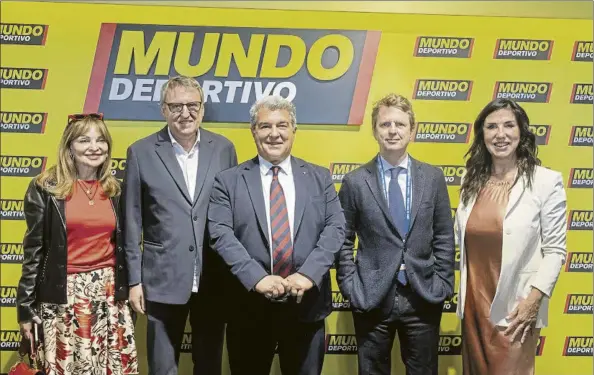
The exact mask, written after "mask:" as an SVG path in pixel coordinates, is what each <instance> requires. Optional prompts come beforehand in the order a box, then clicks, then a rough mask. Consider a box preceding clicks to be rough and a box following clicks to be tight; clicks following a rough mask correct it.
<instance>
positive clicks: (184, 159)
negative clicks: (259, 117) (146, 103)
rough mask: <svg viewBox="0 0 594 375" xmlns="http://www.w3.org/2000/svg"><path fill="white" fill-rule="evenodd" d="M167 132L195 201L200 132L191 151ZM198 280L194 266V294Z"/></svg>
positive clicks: (191, 196)
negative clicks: (185, 148)
mask: <svg viewBox="0 0 594 375" xmlns="http://www.w3.org/2000/svg"><path fill="white" fill-rule="evenodd" d="M167 132H168V133H169V138H171V144H172V145H173V151H174V153H175V158H176V159H177V162H178V164H179V167H180V168H181V170H182V174H183V175H184V181H185V182H186V187H187V188H188V193H189V194H190V198H192V199H194V193H195V190H196V175H197V174H198V144H199V143H200V131H198V136H197V137H196V143H194V146H192V148H191V149H190V151H186V150H184V148H183V147H182V145H180V144H179V142H178V141H176V140H175V138H173V134H171V130H169V127H168V128H167ZM196 278H197V277H196V264H194V282H193V284H192V292H194V293H198V282H197V281H196Z"/></svg>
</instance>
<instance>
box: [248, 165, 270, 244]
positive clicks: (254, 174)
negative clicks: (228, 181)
mask: <svg viewBox="0 0 594 375" xmlns="http://www.w3.org/2000/svg"><path fill="white" fill-rule="evenodd" d="M243 178H244V180H245V184H246V186H247V191H248V194H249V195H250V200H251V201H252V206H253V207H254V211H255V212H256V217H257V218H258V223H259V224H260V229H261V230H262V233H264V236H265V237H266V241H268V244H270V238H268V222H267V221H266V205H265V203H264V191H263V190H262V178H261V177H260V164H259V163H258V157H256V158H254V159H252V162H251V163H249V164H247V165H246V167H245V170H244V171H243Z"/></svg>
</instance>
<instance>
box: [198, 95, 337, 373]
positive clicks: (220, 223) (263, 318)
mask: <svg viewBox="0 0 594 375" xmlns="http://www.w3.org/2000/svg"><path fill="white" fill-rule="evenodd" d="M250 115H251V131H252V135H253V137H254V141H255V142H256V147H257V149H258V156H257V157H255V158H253V159H251V160H248V161H246V162H244V163H242V164H240V165H238V166H237V167H234V168H231V169H228V170H226V171H223V172H221V173H219V174H218V175H217V177H216V178H215V182H214V185H213V190H212V194H211V198H210V205H209V212H208V228H209V233H210V238H211V246H212V248H213V249H214V250H215V251H216V252H217V253H218V254H219V255H220V256H221V257H222V258H223V259H224V261H225V262H226V263H227V265H228V266H229V268H230V269H231V273H232V274H233V275H235V277H236V279H237V281H238V283H237V285H236V290H235V291H234V294H235V295H236V296H237V297H236V300H237V305H236V308H235V311H234V314H233V316H232V317H231V318H230V321H229V323H228V326H227V348H228V352H229V363H230V367H231V373H232V374H233V375H241V374H246V375H256V374H269V373H270V368H271V364H272V360H273V358H274V354H275V348H277V345H278V349H277V350H278V354H279V357H280V366H281V370H282V373H283V375H319V374H320V373H321V371H322V365H323V359H324V352H325V340H324V337H325V328H324V319H325V318H326V316H328V315H329V314H330V312H331V309H332V297H331V286H330V273H329V269H330V267H331V266H332V264H333V263H334V260H335V257H336V254H337V252H338V250H339V249H340V247H341V246H342V243H343V241H344V224H345V223H344V215H343V212H342V208H341V207H340V201H339V200H338V197H337V194H336V190H335V188H334V185H333V183H332V177H331V175H330V172H329V171H328V169H327V168H322V167H319V166H316V165H313V164H310V163H308V162H305V161H303V160H301V159H299V158H296V157H294V156H291V148H292V145H293V140H294V137H295V132H296V116H295V107H294V106H293V104H292V103H291V102H289V101H287V100H285V99H283V98H281V97H277V96H268V97H264V98H263V99H261V100H259V101H258V102H257V103H256V104H255V105H254V106H253V107H252V109H251V110H250Z"/></svg>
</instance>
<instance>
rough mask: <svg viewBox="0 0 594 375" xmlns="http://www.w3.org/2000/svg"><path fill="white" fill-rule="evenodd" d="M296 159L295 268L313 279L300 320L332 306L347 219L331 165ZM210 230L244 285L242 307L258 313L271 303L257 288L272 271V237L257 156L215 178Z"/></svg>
mask: <svg viewBox="0 0 594 375" xmlns="http://www.w3.org/2000/svg"><path fill="white" fill-rule="evenodd" d="M291 163H292V170H293V180H294V183H295V219H294V225H293V228H294V229H293V233H294V239H293V262H294V268H295V270H296V272H299V273H301V274H303V275H305V276H307V277H308V278H310V279H311V280H312V281H313V282H314V287H313V288H311V289H310V290H308V291H307V292H305V294H304V296H303V300H302V301H301V304H300V305H297V304H295V309H296V311H297V314H298V316H299V319H300V320H302V321H318V320H320V319H324V318H325V317H326V316H327V315H328V314H330V312H331V310H332V296H331V294H332V293H331V285H330V272H329V270H330V267H331V266H332V265H333V264H334V262H335V259H336V255H337V253H338V251H339V250H340V247H341V246H342V244H343V241H344V225H345V219H344V214H343V211H342V208H341V206H340V201H339V200H338V196H337V194H336V189H335V188H334V184H333V183H332V177H331V175H330V172H329V171H328V169H326V168H322V167H319V166H316V165H313V164H310V163H307V162H305V161H303V160H301V159H298V158H296V157H294V156H291ZM208 229H209V233H210V238H211V243H210V244H211V247H212V248H213V249H214V250H215V251H216V252H217V253H218V254H219V255H220V256H221V257H222V258H223V259H224V261H225V262H226V264H227V265H228V266H229V267H230V270H231V273H232V274H233V275H235V277H236V278H237V280H238V281H239V282H240V283H241V285H242V286H243V288H238V289H239V290H238V293H239V298H238V301H240V303H242V308H240V309H238V310H242V309H251V310H253V311H257V310H258V309H260V308H262V307H264V306H266V305H267V304H270V303H272V302H269V301H268V300H267V299H266V298H265V297H264V296H262V295H260V294H259V293H257V292H255V290H254V289H255V286H256V284H257V283H258V282H259V281H260V280H261V279H262V278H264V277H265V276H267V275H270V274H271V270H270V250H269V249H270V246H269V243H270V239H269V238H268V224H267V221H266V207H265V205H264V195H263V191H262V180H261V174H260V165H259V162H258V158H257V157H256V158H254V159H251V160H248V161H246V162H244V163H242V164H240V165H238V166H237V167H234V168H231V169H228V170H226V171H223V172H220V173H219V174H218V175H217V176H216V178H215V182H214V185H213V188H212V193H211V197H210V205H209V210H208ZM291 300H294V299H293V298H291ZM289 303H291V302H289Z"/></svg>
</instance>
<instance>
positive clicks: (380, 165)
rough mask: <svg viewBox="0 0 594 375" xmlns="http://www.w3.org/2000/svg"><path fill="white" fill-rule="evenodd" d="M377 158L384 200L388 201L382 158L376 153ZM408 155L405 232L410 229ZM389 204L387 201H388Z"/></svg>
mask: <svg viewBox="0 0 594 375" xmlns="http://www.w3.org/2000/svg"><path fill="white" fill-rule="evenodd" d="M378 160H379V163H378V164H379V170H380V178H381V180H382V188H383V190H384V197H386V201H388V202H389V201H390V196H389V195H388V187H387V186H386V178H385V173H386V172H385V171H384V159H383V158H382V157H381V156H379V155H378ZM410 167H411V163H410V156H409V157H408V163H407V167H406V168H407V169H406V199H405V206H404V210H405V212H406V223H407V226H408V228H407V232H408V231H409V230H410V210H411V205H410V197H411V195H412V181H411V180H412V178H410ZM388 204H389V203H388Z"/></svg>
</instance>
